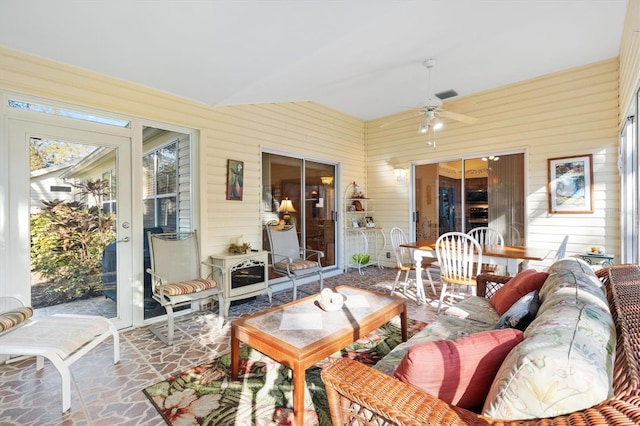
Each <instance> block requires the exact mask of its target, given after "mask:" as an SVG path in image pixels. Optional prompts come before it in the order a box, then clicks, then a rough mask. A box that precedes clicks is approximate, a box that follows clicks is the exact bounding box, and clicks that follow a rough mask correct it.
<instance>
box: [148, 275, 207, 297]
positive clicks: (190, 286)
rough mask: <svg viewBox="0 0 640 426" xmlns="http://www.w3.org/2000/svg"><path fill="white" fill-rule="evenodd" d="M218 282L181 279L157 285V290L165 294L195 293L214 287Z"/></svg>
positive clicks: (200, 279) (201, 279)
mask: <svg viewBox="0 0 640 426" xmlns="http://www.w3.org/2000/svg"><path fill="white" fill-rule="evenodd" d="M217 286H218V283H217V282H216V281H213V280H205V279H203V278H198V279H195V280H191V281H181V282H179V283H171V284H165V285H160V286H158V291H159V292H160V293H164V294H166V295H167V296H178V295H181V294H190V293H197V292H199V291H203V290H209V289H212V288H216V287H217Z"/></svg>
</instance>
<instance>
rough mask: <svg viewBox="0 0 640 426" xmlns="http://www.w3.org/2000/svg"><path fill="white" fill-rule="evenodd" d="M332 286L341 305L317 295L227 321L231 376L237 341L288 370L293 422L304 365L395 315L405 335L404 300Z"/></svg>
mask: <svg viewBox="0 0 640 426" xmlns="http://www.w3.org/2000/svg"><path fill="white" fill-rule="evenodd" d="M335 291H336V292H338V293H340V294H342V295H344V296H345V297H346V299H345V303H344V305H343V306H342V308H341V309H339V310H337V311H333V312H325V311H323V310H322V309H321V308H320V306H319V304H318V302H317V301H316V297H317V295H313V296H309V297H305V298H304V299H299V300H296V301H294V302H290V303H287V304H286V305H282V306H278V307H275V308H273V309H269V310H266V311H264V312H260V313H257V314H255V315H251V316H249V317H246V318H242V319H239V320H235V321H233V322H232V323H231V376H232V377H234V378H237V377H238V367H239V362H240V342H244V343H246V344H247V345H249V346H251V347H253V348H254V349H256V350H258V351H260V352H262V353H263V354H265V355H267V356H268V357H270V358H272V359H274V360H276V361H278V362H280V363H282V364H284V365H286V366H287V367H289V368H291V370H293V413H294V417H295V424H297V425H302V424H303V421H304V388H305V370H306V369H307V368H309V367H311V366H312V365H313V364H315V363H317V362H318V361H321V360H322V359H324V358H326V357H327V356H329V355H331V354H333V353H335V352H337V351H339V350H341V349H343V348H344V347H346V346H348V345H349V344H351V343H353V342H355V341H356V340H358V339H360V338H361V337H364V336H365V335H367V334H368V333H370V332H371V331H373V330H376V329H377V328H378V327H380V326H381V325H383V324H385V323H387V322H389V321H390V320H391V319H392V318H393V317H395V316H397V315H400V321H401V327H402V341H406V340H407V307H406V301H405V300H404V299H401V298H398V297H393V296H388V295H383V294H379V293H374V292H371V291H367V290H362V289H359V288H354V287H349V286H338V287H336V288H335Z"/></svg>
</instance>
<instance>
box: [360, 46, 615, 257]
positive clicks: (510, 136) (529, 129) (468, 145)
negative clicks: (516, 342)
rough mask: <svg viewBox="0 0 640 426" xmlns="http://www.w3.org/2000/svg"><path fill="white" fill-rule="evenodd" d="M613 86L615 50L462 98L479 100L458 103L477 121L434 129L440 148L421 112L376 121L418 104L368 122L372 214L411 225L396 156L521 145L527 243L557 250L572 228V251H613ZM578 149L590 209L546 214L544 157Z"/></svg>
mask: <svg viewBox="0 0 640 426" xmlns="http://www.w3.org/2000/svg"><path fill="white" fill-rule="evenodd" d="M617 89H618V61H617V58H614V59H610V60H606V61H602V62H598V63H595V64H591V65H587V66H583V67H579V68H575V69H571V70H566V71H562V72H559V73H555V74H551V75H546V76H543V77H539V78H535V79H532V80H528V81H524V82H520V83H517V84H512V85H509V86H505V87H500V88H496V89H493V90H489V91H486V92H483V93H479V94H477V95H474V96H468V97H465V98H464V99H465V100H469V101H472V102H474V103H475V106H473V107H468V108H465V109H456V112H461V113H464V114H468V115H471V116H474V117H477V118H478V119H479V121H478V122H477V123H476V124H474V125H468V124H463V123H458V122H453V121H451V120H445V128H444V129H443V130H442V131H440V132H438V133H437V138H436V140H437V149H436V150H434V149H433V148H431V147H429V146H427V144H426V143H425V141H426V138H425V137H424V136H422V135H419V134H418V126H419V119H416V120H403V121H400V122H398V123H396V124H393V125H389V126H385V127H380V126H381V125H382V124H384V123H386V122H388V121H391V120H393V119H396V118H401V117H402V118H403V117H404V116H408V115H409V114H413V112H407V113H405V114H404V115H402V114H400V115H396V116H392V117H385V118H381V119H378V120H373V121H370V122H368V123H367V134H368V141H367V142H368V150H367V152H368V168H367V170H368V178H367V186H368V188H369V191H368V196H370V197H372V198H374V199H375V200H376V202H375V210H376V222H379V223H381V224H382V225H383V226H385V228H388V227H389V226H391V225H392V224H397V225H400V226H405V227H406V228H408V223H409V211H408V204H409V199H408V197H409V186H408V185H398V184H397V183H396V179H395V177H394V175H393V167H394V165H396V164H401V165H403V166H404V167H407V165H408V163H409V162H410V161H429V160H436V159H442V160H449V159H456V158H461V157H479V156H482V155H485V154H491V153H494V152H509V151H513V150H523V149H524V150H525V151H526V154H527V156H526V157H525V161H526V167H525V169H526V175H525V177H526V181H525V191H526V195H527V210H526V212H527V214H526V216H527V217H528V219H527V220H528V231H527V233H528V240H527V243H528V244H530V245H532V246H535V247H542V248H548V249H549V250H555V249H556V248H557V247H558V245H559V244H560V242H561V240H562V237H563V236H564V235H565V234H569V235H570V238H569V244H568V248H567V253H568V255H573V254H575V253H577V252H581V251H584V250H586V249H588V247H590V246H592V245H597V246H602V247H606V250H607V252H611V253H613V254H615V255H616V257H617V256H618V252H619V243H618V241H619V238H620V235H619V221H620V215H619V209H618V206H619V202H618V198H619V184H618V172H617V168H616V163H617V155H618V131H617V128H618V127H617V124H618V117H617V115H618V91H617ZM445 108H446V103H445ZM582 154H592V155H593V170H594V185H595V187H594V188H595V194H594V198H595V199H594V207H595V211H594V213H592V214H549V213H548V197H547V160H548V159H549V158H556V157H564V156H574V155H582ZM405 206H407V207H405ZM532 265H533V266H535V264H532Z"/></svg>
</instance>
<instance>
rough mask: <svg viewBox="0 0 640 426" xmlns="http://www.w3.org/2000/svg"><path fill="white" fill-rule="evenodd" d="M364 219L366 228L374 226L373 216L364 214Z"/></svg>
mask: <svg viewBox="0 0 640 426" xmlns="http://www.w3.org/2000/svg"><path fill="white" fill-rule="evenodd" d="M364 221H365V226H366V227H367V228H375V226H376V223H375V222H374V221H373V217H371V216H365V218H364Z"/></svg>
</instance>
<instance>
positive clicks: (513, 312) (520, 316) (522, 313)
mask: <svg viewBox="0 0 640 426" xmlns="http://www.w3.org/2000/svg"><path fill="white" fill-rule="evenodd" d="M538 309H540V297H539V296H538V292H537V291H532V292H531V293H529V294H527V295H524V296H522V297H521V298H520V300H518V301H517V302H516V303H514V304H513V305H512V306H511V307H510V308H509V310H507V312H505V313H504V314H502V316H501V317H500V319H499V320H498V323H497V324H496V325H495V326H494V327H493V328H495V329H498V328H515V329H518V330H520V331H525V330H526V329H527V327H528V326H529V324H531V321H533V320H534V318H535V317H536V314H537V313H538Z"/></svg>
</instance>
